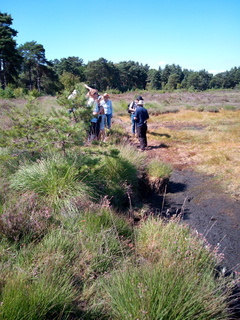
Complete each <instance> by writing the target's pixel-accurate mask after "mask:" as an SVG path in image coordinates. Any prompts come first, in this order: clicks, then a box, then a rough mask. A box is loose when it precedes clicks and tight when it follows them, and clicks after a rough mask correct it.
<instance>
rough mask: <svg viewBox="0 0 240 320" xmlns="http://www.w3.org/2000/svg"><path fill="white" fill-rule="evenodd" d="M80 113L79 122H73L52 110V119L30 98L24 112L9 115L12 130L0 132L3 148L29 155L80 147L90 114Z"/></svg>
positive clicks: (62, 111) (13, 109)
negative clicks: (42, 151) (49, 150)
mask: <svg viewBox="0 0 240 320" xmlns="http://www.w3.org/2000/svg"><path fill="white" fill-rule="evenodd" d="M37 92H38V91H37ZM79 110H80V111H79V113H78V117H79V120H78V122H76V121H71V116H70V115H69V113H68V112H67V110H64V109H62V110H59V109H58V110H56V109H53V110H52V112H51V113H50V115H46V114H44V113H43V112H42V111H41V110H40V107H39V105H38V104H37V100H36V99H34V98H31V97H30V98H29V101H28V103H27V104H26V105H25V106H24V107H23V108H21V109H20V108H17V107H16V108H11V109H10V110H9V112H7V115H8V117H9V119H11V122H12V126H11V128H10V129H8V130H1V131H0V134H1V135H0V146H2V147H11V148H16V149H19V150H21V151H30V152H37V151H39V150H48V149H49V148H50V149H51V150H53V149H55V150H61V151H63V152H65V151H66V149H69V148H70V147H73V146H75V145H76V146H80V145H82V144H83V142H84V140H85V139H86V131H87V129H88V123H89V122H88V121H87V119H89V117H90V112H89V110H87V109H86V108H82V109H81V108H79Z"/></svg>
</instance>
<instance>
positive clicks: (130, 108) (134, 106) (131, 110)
mask: <svg viewBox="0 0 240 320" xmlns="http://www.w3.org/2000/svg"><path fill="white" fill-rule="evenodd" d="M138 101H143V97H142V96H137V97H136V99H135V100H133V101H132V102H131V103H129V105H128V113H130V118H131V123H132V135H133V136H135V133H136V120H135V111H136V109H137V103H138Z"/></svg>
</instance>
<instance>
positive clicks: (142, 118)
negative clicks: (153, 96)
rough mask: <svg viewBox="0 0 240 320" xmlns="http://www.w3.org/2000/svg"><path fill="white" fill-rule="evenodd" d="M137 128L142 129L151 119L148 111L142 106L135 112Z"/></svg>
mask: <svg viewBox="0 0 240 320" xmlns="http://www.w3.org/2000/svg"><path fill="white" fill-rule="evenodd" d="M134 118H135V120H136V126H137V127H141V126H142V125H144V123H146V121H147V119H149V115H148V111H147V109H145V108H144V107H142V106H138V107H137V109H136V111H135V117H134Z"/></svg>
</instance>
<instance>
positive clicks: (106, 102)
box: [100, 93, 113, 129]
mask: <svg viewBox="0 0 240 320" xmlns="http://www.w3.org/2000/svg"><path fill="white" fill-rule="evenodd" d="M109 98H110V97H109V94H108V93H104V94H103V98H102V100H101V101H100V106H102V107H103V108H104V112H105V115H106V122H107V128H108V129H111V126H112V116H113V106H112V101H111V100H110V99H109Z"/></svg>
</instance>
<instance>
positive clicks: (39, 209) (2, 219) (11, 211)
mask: <svg viewBox="0 0 240 320" xmlns="http://www.w3.org/2000/svg"><path fill="white" fill-rule="evenodd" d="M7 205H8V206H7V207H6V204H5V207H4V210H3V214H2V215H1V216H0V234H1V235H4V236H5V237H6V238H7V239H8V240H11V241H15V242H21V241H24V242H29V241H33V240H36V239H40V238H41V237H43V235H45V234H46V233H47V232H48V231H49V229H50V227H51V225H52V223H53V217H52V210H51V208H50V207H47V206H46V205H44V204H43V203H42V201H40V200H39V198H38V197H37V195H36V194H34V193H31V192H28V193H25V194H22V195H21V196H20V197H19V198H18V199H16V200H15V201H14V203H13V202H12V201H11V202H10V203H7Z"/></svg>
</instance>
